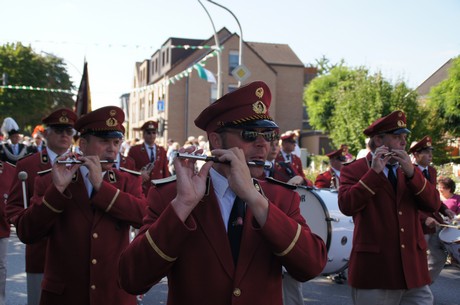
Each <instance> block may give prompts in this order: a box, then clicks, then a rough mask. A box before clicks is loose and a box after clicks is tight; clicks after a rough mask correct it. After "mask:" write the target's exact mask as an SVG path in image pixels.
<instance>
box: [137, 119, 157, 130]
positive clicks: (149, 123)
mask: <svg viewBox="0 0 460 305" xmlns="http://www.w3.org/2000/svg"><path fill="white" fill-rule="evenodd" d="M157 129H158V122H155V121H147V122H145V123H144V125H142V126H141V130H157Z"/></svg>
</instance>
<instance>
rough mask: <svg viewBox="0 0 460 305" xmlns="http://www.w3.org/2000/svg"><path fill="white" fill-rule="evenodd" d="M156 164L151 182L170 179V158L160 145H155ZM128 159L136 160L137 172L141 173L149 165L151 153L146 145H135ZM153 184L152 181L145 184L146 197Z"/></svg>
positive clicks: (143, 186) (151, 175)
mask: <svg viewBox="0 0 460 305" xmlns="http://www.w3.org/2000/svg"><path fill="white" fill-rule="evenodd" d="M155 148H156V150H155V156H156V159H155V161H154V162H155V163H154V165H153V169H152V171H151V172H150V180H153V179H162V178H166V177H169V176H170V175H171V174H170V173H169V167H168V158H167V157H166V150H165V149H164V148H163V147H161V146H158V145H155ZM128 157H131V158H133V159H134V162H135V167H136V170H137V171H140V170H141V169H142V167H144V166H146V165H148V164H149V163H150V157H149V152H148V151H147V150H146V149H145V145H144V144H139V145H134V146H133V147H131V148H130V150H129V153H128ZM151 185H152V183H151V182H150V181H146V182H144V183H143V185H142V188H143V191H144V195H146V196H147V194H148V190H149V188H150V186H151Z"/></svg>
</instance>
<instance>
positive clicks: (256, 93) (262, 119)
mask: <svg viewBox="0 0 460 305" xmlns="http://www.w3.org/2000/svg"><path fill="white" fill-rule="evenodd" d="M271 97H272V95H271V92H270V89H269V88H268V86H267V84H265V83H264V82H262V81H255V82H252V83H250V84H247V85H246V86H243V87H241V88H238V89H236V90H235V91H233V92H230V93H227V94H226V95H224V96H222V97H221V98H220V99H218V100H217V101H215V102H214V103H212V104H211V105H209V106H208V107H207V108H205V109H204V110H203V111H202V112H201V113H200V115H199V116H198V117H197V118H196V119H195V125H196V126H197V127H198V128H201V129H203V130H204V131H206V132H208V133H209V132H214V131H216V130H218V129H219V128H222V127H231V128H278V125H276V123H275V122H274V121H273V119H272V118H271V117H270V114H269V113H268V108H269V107H270V103H271Z"/></svg>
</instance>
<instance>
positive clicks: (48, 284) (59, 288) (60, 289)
mask: <svg viewBox="0 0 460 305" xmlns="http://www.w3.org/2000/svg"><path fill="white" fill-rule="evenodd" d="M42 288H43V290H45V291H48V292H51V293H54V294H58V295H62V294H63V293H64V289H65V284H64V283H60V282H53V281H50V280H48V279H43V282H42Z"/></svg>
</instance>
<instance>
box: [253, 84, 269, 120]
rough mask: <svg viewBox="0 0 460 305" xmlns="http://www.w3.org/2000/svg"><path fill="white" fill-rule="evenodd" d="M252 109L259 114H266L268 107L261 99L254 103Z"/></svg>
mask: <svg viewBox="0 0 460 305" xmlns="http://www.w3.org/2000/svg"><path fill="white" fill-rule="evenodd" d="M261 89H262V88H261ZM262 90H263V89H262ZM252 110H253V111H254V112H255V113H257V114H265V113H266V112H267V107H266V106H265V104H264V103H262V102H261V101H257V102H255V103H254V104H252Z"/></svg>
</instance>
